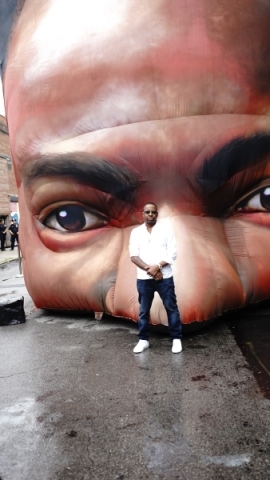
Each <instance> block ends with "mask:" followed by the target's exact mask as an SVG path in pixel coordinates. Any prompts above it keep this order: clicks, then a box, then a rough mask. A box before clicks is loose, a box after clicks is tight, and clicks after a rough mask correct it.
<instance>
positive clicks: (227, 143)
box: [4, 0, 270, 323]
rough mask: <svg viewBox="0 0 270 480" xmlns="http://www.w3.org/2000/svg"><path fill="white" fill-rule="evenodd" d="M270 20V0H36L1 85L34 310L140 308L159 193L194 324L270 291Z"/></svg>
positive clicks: (157, 314)
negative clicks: (146, 209) (148, 225)
mask: <svg viewBox="0 0 270 480" xmlns="http://www.w3.org/2000/svg"><path fill="white" fill-rule="evenodd" d="M269 20H270V7H269V5H268V3H267V2H265V1H263V0H261V1H260V0H258V1H257V2H253V1H251V0H247V1H244V0H243V1H241V0H240V1H238V2H235V1H234V0H221V1H220V2H216V1H214V0H191V1H188V2H187V1H186V0H157V1H155V2H148V1H146V0H145V1H142V2H139V4H138V2H137V1H135V0H125V1H119V0H102V1H98V2H97V1H93V0H92V1H91V0H78V2H76V3H74V2H64V3H63V1H61V0H51V1H50V2H49V1H44V0H28V1H27V0H26V3H25V5H24V9H23V11H22V13H21V16H20V18H19V21H18V23H17V26H16V29H15V31H14V34H13V38H12V42H11V44H10V50H9V57H8V62H7V68H6V72H5V78H4V90H5V100H6V110H7V118H8V124H9V132H10V141H11V149H12V156H13V159H14V162H15V168H16V177H17V181H18V185H19V196H20V213H21V219H22V220H21V223H20V245H21V247H22V253H23V258H24V275H25V280H26V283H27V286H28V289H29V292H30V294H31V295H32V297H33V299H34V301H35V303H36V305H37V306H38V307H47V308H60V309H92V310H94V311H108V312H110V313H112V314H114V315H119V316H124V317H130V318H133V319H137V314H138V302H137V293H136V286H135V277H136V269H135V266H134V265H133V264H132V263H131V262H130V259H129V255H128V242H129V236H130V232H131V230H132V228H133V227H134V226H135V225H138V224H140V223H141V213H140V212H141V211H142V208H143V206H144V204H145V202H146V201H147V200H149V198H151V199H153V201H155V202H156V203H157V204H158V205H159V219H160V221H161V222H162V221H164V222H165V221H166V220H168V219H170V220H171V224H172V228H173V230H174V233H175V236H176V239H177V245H178V257H177V260H176V262H175V265H174V278H175V284H176V293H177V298H178V303H179V307H180V311H181V315H182V319H183V322H184V323H191V322H195V321H203V320H207V319H209V318H213V317H215V316H218V315H220V314H222V313H223V312H224V311H226V310H229V309H231V308H235V307H240V306H243V305H245V304H246V303H249V302H255V301H258V300H261V299H263V298H266V297H268V296H270V273H269V272H270V253H269V242H270V232H269V226H270V216H269V211H270V195H269V194H270V136H269V135H270V117H269V108H270V94H269V93H270V78H269V76H270V73H269V72H270V68H269V67H270V64H269V63H270V58H269V48H270V33H269ZM165 224H166V223H164V225H165ZM151 315H152V321H153V323H159V322H160V321H161V322H163V323H166V321H167V320H166V315H165V312H164V310H163V307H162V306H161V304H160V302H159V300H158V299H155V301H154V304H153V308H152V312H151Z"/></svg>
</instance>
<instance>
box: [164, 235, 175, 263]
mask: <svg viewBox="0 0 270 480" xmlns="http://www.w3.org/2000/svg"><path fill="white" fill-rule="evenodd" d="M176 257H177V246H176V238H175V236H174V233H173V231H172V229H171V228H170V229H168V232H167V258H164V259H163V260H164V261H166V262H167V263H169V264H170V265H172V264H173V262H174V261H175V259H176Z"/></svg>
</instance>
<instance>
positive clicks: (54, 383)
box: [0, 256, 270, 480]
mask: <svg viewBox="0 0 270 480" xmlns="http://www.w3.org/2000/svg"><path fill="white" fill-rule="evenodd" d="M14 258H15V256H14ZM18 274H19V269H18V261H17V260H16V259H14V260H12V261H10V262H9V263H3V264H2V265H1V267H0V285H1V298H4V297H5V296H6V297H12V296H24V298H25V311H26V315H27V319H26V323H25V324H20V325H12V326H5V327H1V328H0V425H1V436H0V478H1V480H68V479H72V480H95V479H96V480H103V479H104V480H105V479H106V480H137V479H151V480H154V479H155V480H161V479H165V480H176V479H185V480H197V479H200V480H212V479H213V480H214V479H215V480H216V479H224V480H225V479H226V480H230V479H235V480H236V479H237V480H240V479H243V480H246V479H250V480H253V479H254V480H255V479H256V480H257V479H268V478H270V473H269V471H270V465H269V463H270V461H269V458H270V415H269V412H270V403H269V402H270V400H269V395H268V389H267V381H268V379H267V371H269V370H268V368H270V367H269V365H268V366H267V365H266V364H265V360H264V359H262V358H265V357H262V358H261V357H260V356H259V354H258V353H257V354H256V355H255V357H256V358H257V361H258V363H257V364H256V365H255V367H254V368H255V369H257V376H256V372H255V374H254V369H253V367H252V364H251V363H252V359H251V363H250V362H249V361H248V358H249V357H248V355H244V353H245V352H244V353H242V350H241V349H240V348H239V346H238V344H239V345H240V343H241V341H242V343H243V344H245V345H248V341H249V340H248V341H247V340H245V339H244V340H243V331H244V325H245V322H249V323H248V324H249V325H251V324H252V325H253V324H256V322H257V324H258V328H259V327H260V325H269V313H268V311H269V309H268V310H267V307H260V308H257V309H255V308H253V309H250V310H248V311H244V312H242V313H234V315H230V316H229V317H226V318H223V319H219V320H217V321H216V322H215V323H213V324H212V325H210V326H208V327H206V328H205V329H202V330H199V331H197V332H194V333H189V334H186V335H184V338H183V352H182V353H181V354H179V355H173V354H172V353H171V342H170V339H169V337H168V336H167V335H166V334H164V333H160V332H157V331H156V330H155V329H152V330H153V331H152V336H151V342H150V348H149V349H148V350H146V351H145V352H143V353H142V354H140V355H134V354H133V353H132V349H133V347H134V345H135V343H136V341H137V337H136V335H137V328H136V324H134V323H132V322H129V321H126V320H124V319H121V318H119V319H117V318H113V317H110V316H104V317H103V318H102V320H101V321H100V322H98V321H96V320H95V318H94V315H93V314H90V313H89V314H87V313H83V314H80V315H79V314H75V313H72V312H71V313H63V312H62V313H61V312H54V311H43V310H38V309H36V308H35V307H34V305H33V303H32V300H31V298H30V297H29V295H28V293H27V291H26V288H25V286H24V280H23V277H17V275H18ZM237 321H239V322H241V329H240V330H239V331H238V333H237V334H236V335H234V334H233V332H234V325H237ZM250 331H251V329H250V328H249V332H250ZM241 332H242V333H241ZM252 332H253V333H252V335H253V338H254V343H252V342H253V340H252V341H251V343H252V348H253V351H255V350H256V348H258V349H259V344H258V345H257V344H256V338H255V335H256V328H255V329H253V330H252ZM254 332H255V333H254ZM268 334H269V335H270V330H269V327H268ZM241 335H242V337H241ZM264 337H266V338H268V340H267V342H268V345H269V341H270V338H269V337H267V335H266V334H265V335H264ZM241 339H242V340H241ZM240 346H241V345H240ZM252 348H251V349H250V351H251V352H252ZM254 349H255V350H254ZM250 358H251V357H250ZM258 365H259V367H260V369H259V367H258ZM263 370H264V372H263V373H264V377H263V379H262V381H261V383H260V382H259V379H258V376H260V375H259V374H260V372H262V371H263ZM268 377H269V375H268ZM258 382H259V383H258ZM264 386H265V388H264Z"/></svg>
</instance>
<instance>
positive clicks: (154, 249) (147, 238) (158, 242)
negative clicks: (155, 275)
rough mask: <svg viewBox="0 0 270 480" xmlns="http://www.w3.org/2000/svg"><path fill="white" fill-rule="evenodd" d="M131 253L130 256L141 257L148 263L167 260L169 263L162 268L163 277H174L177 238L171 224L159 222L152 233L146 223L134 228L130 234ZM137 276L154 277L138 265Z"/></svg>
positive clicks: (145, 278)
mask: <svg viewBox="0 0 270 480" xmlns="http://www.w3.org/2000/svg"><path fill="white" fill-rule="evenodd" d="M129 254H130V257H139V258H140V259H141V260H143V261H144V262H145V263H146V264H147V265H158V264H159V263H160V262H162V261H164V262H167V263H168V265H166V266H165V267H163V268H162V274H163V278H170V277H172V274H173V272H172V263H173V262H174V260H175V259H176V240H175V236H174V234H173V231H172V229H171V227H170V225H168V224H167V223H166V224H160V223H158V222H157V223H156V224H155V225H154V227H153V228H152V231H151V233H149V232H148V230H147V228H146V225H145V224H144V223H143V224H142V225H140V226H139V227H136V228H134V230H132V232H131V234H130V241H129ZM137 278H138V279H140V280H150V279H151V278H152V277H150V276H149V275H148V274H147V272H146V271H145V270H142V269H141V268H139V267H137Z"/></svg>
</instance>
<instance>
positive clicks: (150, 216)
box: [143, 203, 158, 227]
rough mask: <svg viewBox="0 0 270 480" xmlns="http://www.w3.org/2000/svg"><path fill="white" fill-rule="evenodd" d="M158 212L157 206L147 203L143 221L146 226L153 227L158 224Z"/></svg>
mask: <svg viewBox="0 0 270 480" xmlns="http://www.w3.org/2000/svg"><path fill="white" fill-rule="evenodd" d="M157 217H158V211H157V207H156V205H154V204H153V203H147V204H146V205H145V206H144V208H143V221H144V223H145V225H146V226H149V227H153V226H154V225H155V224H156V222H157Z"/></svg>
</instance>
